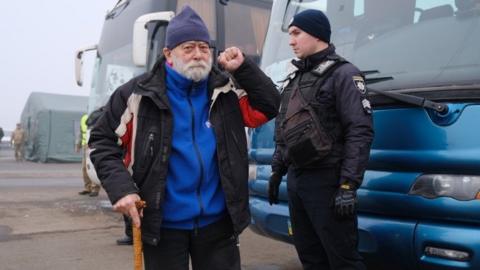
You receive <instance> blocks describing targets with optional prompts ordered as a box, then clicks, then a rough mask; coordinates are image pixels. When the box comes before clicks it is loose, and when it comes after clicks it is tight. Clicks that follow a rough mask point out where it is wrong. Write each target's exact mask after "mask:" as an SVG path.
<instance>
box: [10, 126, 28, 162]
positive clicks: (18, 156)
mask: <svg viewBox="0 0 480 270" xmlns="http://www.w3.org/2000/svg"><path fill="white" fill-rule="evenodd" d="M26 139H27V137H26V134H25V130H24V129H23V128H22V124H21V123H17V127H16V128H15V130H14V131H13V132H12V136H11V137H10V144H11V145H12V146H13V148H14V149H15V160H16V161H24V156H23V155H24V152H23V147H24V145H25V141H26Z"/></svg>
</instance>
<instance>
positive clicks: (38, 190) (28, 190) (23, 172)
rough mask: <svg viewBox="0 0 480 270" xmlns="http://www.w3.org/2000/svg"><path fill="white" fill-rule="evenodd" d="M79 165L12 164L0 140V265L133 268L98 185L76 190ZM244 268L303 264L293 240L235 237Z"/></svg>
mask: <svg viewBox="0 0 480 270" xmlns="http://www.w3.org/2000/svg"><path fill="white" fill-rule="evenodd" d="M80 167H81V165H80V164H78V163H70V164H68V163H67V164H42V163H34V162H28V161H25V162H15V161H14V158H13V151H12V150H11V148H9V147H8V146H6V145H1V146H0V270H26V269H34V270H47V269H48V270H52V269H67V270H69V269H78V270H87V269H102V270H114V269H115V270H122V269H133V251H132V247H131V246H117V245H116V244H115V240H116V239H117V238H120V237H122V236H123V221H122V218H121V215H120V214H118V213H114V212H112V210H111V205H110V203H109V201H108V199H107V196H106V194H105V192H104V191H103V190H101V192H100V195H99V196H98V197H88V196H80V195H78V194H77V193H78V191H80V190H82V187H83V181H82V178H81V168H80ZM240 252H241V257H242V269H247V270H260V269H262V270H300V269H301V267H300V264H299V262H298V259H297V256H296V253H295V250H294V248H293V246H291V245H288V244H285V243H281V242H278V241H274V240H271V239H268V238H265V237H262V236H259V235H257V234H255V233H253V232H251V231H250V230H249V229H247V230H245V232H244V233H243V234H242V235H241V236H240Z"/></svg>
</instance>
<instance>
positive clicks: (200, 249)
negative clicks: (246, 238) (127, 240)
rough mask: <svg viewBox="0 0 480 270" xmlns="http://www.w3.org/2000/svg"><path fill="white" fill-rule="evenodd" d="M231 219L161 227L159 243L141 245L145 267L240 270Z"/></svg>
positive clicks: (159, 269) (156, 269)
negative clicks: (192, 226) (183, 227)
mask: <svg viewBox="0 0 480 270" xmlns="http://www.w3.org/2000/svg"><path fill="white" fill-rule="evenodd" d="M237 243H238V242H237V239H236V238H235V237H234V235H233V226H232V223H231V221H230V218H229V217H228V218H224V219H222V220H221V221H218V222H215V223H213V224H210V225H207V226H205V227H203V228H200V229H198V230H197V232H195V231H194V230H175V229H162V230H161V235H160V242H159V244H158V246H152V245H148V244H144V247H143V256H144V261H145V270H188V267H189V258H190V257H191V259H192V267H193V270H240V252H239V249H238V245H237Z"/></svg>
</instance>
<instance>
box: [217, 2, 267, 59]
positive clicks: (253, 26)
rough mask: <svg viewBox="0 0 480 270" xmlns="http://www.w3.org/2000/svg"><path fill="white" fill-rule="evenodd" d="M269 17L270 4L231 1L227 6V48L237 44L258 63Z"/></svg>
mask: <svg viewBox="0 0 480 270" xmlns="http://www.w3.org/2000/svg"><path fill="white" fill-rule="evenodd" d="M269 19H270V7H269V6H260V5H258V6H254V5H251V4H250V5H249V4H243V3H238V2H229V3H228V5H227V6H226V8H225V48H228V47H230V46H236V47H238V48H240V49H241V50H242V51H243V52H244V53H245V54H246V55H248V56H250V57H253V58H254V60H255V61H256V62H257V63H258V62H259V61H260V54H261V50H262V48H263V43H264V42H265V34H266V32H267V27H268V21H269Z"/></svg>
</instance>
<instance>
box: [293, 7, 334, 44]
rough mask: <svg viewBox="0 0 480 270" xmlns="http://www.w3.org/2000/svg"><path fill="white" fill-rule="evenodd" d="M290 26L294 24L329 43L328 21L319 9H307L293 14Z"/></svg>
mask: <svg viewBox="0 0 480 270" xmlns="http://www.w3.org/2000/svg"><path fill="white" fill-rule="evenodd" d="M290 26H296V27H298V28H300V29H302V30H303V31H305V32H307V33H308V34H310V35H312V36H314V37H316V38H319V39H320V40H323V41H325V42H326V43H330V34H331V30H330V22H329V21H328V18H327V16H325V14H324V13H323V12H321V11H320V10H316V9H307V10H304V11H302V12H300V13H298V14H297V15H295V16H293V19H292V22H291V23H290V25H289V26H288V27H290Z"/></svg>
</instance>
